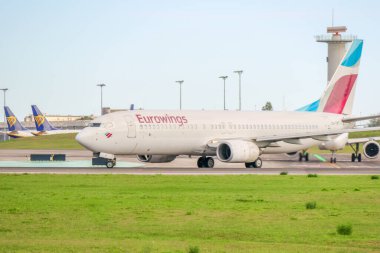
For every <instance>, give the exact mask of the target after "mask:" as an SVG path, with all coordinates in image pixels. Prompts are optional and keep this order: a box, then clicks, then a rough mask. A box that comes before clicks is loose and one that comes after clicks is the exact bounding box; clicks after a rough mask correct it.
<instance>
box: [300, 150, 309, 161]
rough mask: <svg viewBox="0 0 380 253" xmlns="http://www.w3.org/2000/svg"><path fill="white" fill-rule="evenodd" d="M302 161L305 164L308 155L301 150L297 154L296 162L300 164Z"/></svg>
mask: <svg viewBox="0 0 380 253" xmlns="http://www.w3.org/2000/svg"><path fill="white" fill-rule="evenodd" d="M302 160H305V162H308V161H309V153H308V152H306V151H304V150H302V151H301V152H299V158H298V161H300V162H302Z"/></svg>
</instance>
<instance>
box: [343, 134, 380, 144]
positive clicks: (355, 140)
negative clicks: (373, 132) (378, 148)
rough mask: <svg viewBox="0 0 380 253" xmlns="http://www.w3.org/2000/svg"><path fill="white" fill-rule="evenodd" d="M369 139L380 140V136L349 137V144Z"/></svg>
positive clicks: (364, 141)
mask: <svg viewBox="0 0 380 253" xmlns="http://www.w3.org/2000/svg"><path fill="white" fill-rule="evenodd" d="M368 141H380V136H377V137H366V138H354V139H348V142H347V144H357V143H366V142H368Z"/></svg>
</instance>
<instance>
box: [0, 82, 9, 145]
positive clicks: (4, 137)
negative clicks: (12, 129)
mask: <svg viewBox="0 0 380 253" xmlns="http://www.w3.org/2000/svg"><path fill="white" fill-rule="evenodd" d="M0 90H2V91H3V92H4V107H5V105H6V96H5V93H6V92H7V90H8V88H3V89H0ZM5 121H6V116H5V109H4V134H3V140H4V141H5V140H6V132H7V128H6V125H7V124H6V123H5Z"/></svg>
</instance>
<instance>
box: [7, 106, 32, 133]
mask: <svg viewBox="0 0 380 253" xmlns="http://www.w3.org/2000/svg"><path fill="white" fill-rule="evenodd" d="M4 111H5V116H6V118H7V124H8V130H9V131H25V130H27V129H26V128H25V127H23V126H22V125H21V123H20V122H19V121H18V119H17V118H16V116H15V115H14V114H13V112H12V111H11V109H9V107H8V106H4Z"/></svg>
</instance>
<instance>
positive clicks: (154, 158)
mask: <svg viewBox="0 0 380 253" xmlns="http://www.w3.org/2000/svg"><path fill="white" fill-rule="evenodd" d="M176 157H177V156H176V155H137V159H138V160H139V161H140V162H144V163H169V162H172V161H174V159H175V158H176Z"/></svg>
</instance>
